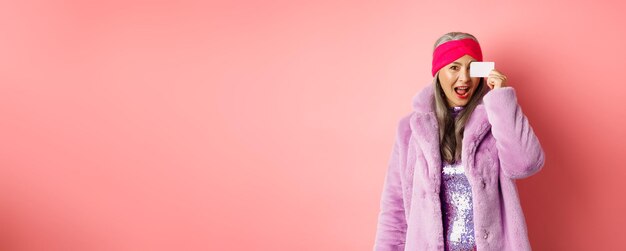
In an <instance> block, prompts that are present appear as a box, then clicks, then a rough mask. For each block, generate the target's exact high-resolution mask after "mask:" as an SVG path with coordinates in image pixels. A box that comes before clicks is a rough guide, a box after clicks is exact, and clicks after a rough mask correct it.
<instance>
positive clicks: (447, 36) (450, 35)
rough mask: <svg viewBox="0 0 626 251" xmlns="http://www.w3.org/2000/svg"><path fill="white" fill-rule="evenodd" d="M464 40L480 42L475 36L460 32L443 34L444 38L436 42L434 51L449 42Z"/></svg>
mask: <svg viewBox="0 0 626 251" xmlns="http://www.w3.org/2000/svg"><path fill="white" fill-rule="evenodd" d="M464 38H471V39H474V41H476V42H478V39H476V37H474V35H472V34H469V33H465V32H458V31H453V32H448V33H446V34H443V36H441V37H440V38H439V39H437V41H436V42H435V46H433V50H435V49H436V48H437V46H439V45H441V44H443V43H445V42H448V41H452V40H461V39H464Z"/></svg>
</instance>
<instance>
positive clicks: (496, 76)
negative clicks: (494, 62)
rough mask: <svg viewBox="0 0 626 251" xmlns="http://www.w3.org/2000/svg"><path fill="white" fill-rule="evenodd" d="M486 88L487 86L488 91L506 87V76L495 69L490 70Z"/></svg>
mask: <svg viewBox="0 0 626 251" xmlns="http://www.w3.org/2000/svg"><path fill="white" fill-rule="evenodd" d="M487 86H489V89H492V90H493V89H497V88H501V87H505V86H507V84H506V76H504V75H503V74H502V73H500V72H499V71H497V70H496V69H493V70H491V72H490V73H489V76H488V77H487Z"/></svg>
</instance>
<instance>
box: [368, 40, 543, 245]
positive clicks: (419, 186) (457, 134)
mask: <svg viewBox="0 0 626 251" xmlns="http://www.w3.org/2000/svg"><path fill="white" fill-rule="evenodd" d="M472 61H482V51H481V48H480V45H479V44H478V41H477V40H476V38H475V37H474V36H472V35H471V34H467V33H462V32H450V33H447V34H445V35H443V36H442V37H441V38H439V39H438V40H437V42H436V43H435V48H434V52H433V63H432V67H433V68H432V74H433V77H434V79H433V84H432V85H428V86H426V87H425V88H424V89H423V90H422V91H420V92H419V93H418V94H416V95H415V96H414V97H413V101H412V106H413V111H412V112H411V113H410V114H408V115H407V116H405V117H403V118H402V119H400V122H399V124H398V128H397V133H396V139H395V144H394V145H393V148H392V154H391V158H390V161H389V166H388V169H387V173H386V176H385V182H384V188H383V191H382V195H381V197H382V198H381V202H380V213H379V215H378V225H377V231H376V240H375V244H374V250H379V251H382V250H408V251H414V250H480V251H483V250H530V249H531V248H530V243H529V241H528V235H527V229H526V223H525V219H524V215H523V212H522V208H521V205H520V200H519V197H518V193H517V188H516V185H515V180H516V179H522V178H526V177H528V176H531V175H533V174H535V173H537V172H538V171H539V170H541V169H542V167H543V164H544V152H543V149H542V147H541V145H540V143H539V140H538V139H537V137H536V136H535V134H534V132H533V130H532V128H531V126H530V125H529V122H528V119H527V118H526V116H525V115H524V114H523V113H522V109H521V107H520V106H519V104H518V103H517V97H516V94H515V89H513V87H511V86H508V84H507V78H506V76H505V75H503V74H502V73H501V72H499V71H497V70H495V69H494V70H492V71H491V73H490V75H489V76H488V77H487V79H486V82H485V79H484V78H476V77H474V78H472V77H470V76H469V66H470V62H472ZM487 87H488V88H489V89H487Z"/></svg>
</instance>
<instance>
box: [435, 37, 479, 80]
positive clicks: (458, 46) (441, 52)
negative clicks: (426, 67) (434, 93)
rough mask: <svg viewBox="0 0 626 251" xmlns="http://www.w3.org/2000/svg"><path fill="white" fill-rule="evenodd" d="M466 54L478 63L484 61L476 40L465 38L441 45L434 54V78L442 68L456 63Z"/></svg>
mask: <svg viewBox="0 0 626 251" xmlns="http://www.w3.org/2000/svg"><path fill="white" fill-rule="evenodd" d="M465 54H467V55H470V56H472V57H473V58H474V59H476V60H478V61H483V53H482V51H481V50H480V45H479V44H478V42H476V41H475V40H474V39H471V38H464V39H460V40H452V41H448V42H445V43H443V44H440V45H439V46H437V48H435V51H434V52H433V69H432V71H433V77H434V76H435V74H436V73H437V71H439V69H441V68H442V67H444V66H446V65H448V64H449V63H452V62H454V60H457V59H459V58H460V57H462V56H464V55H465Z"/></svg>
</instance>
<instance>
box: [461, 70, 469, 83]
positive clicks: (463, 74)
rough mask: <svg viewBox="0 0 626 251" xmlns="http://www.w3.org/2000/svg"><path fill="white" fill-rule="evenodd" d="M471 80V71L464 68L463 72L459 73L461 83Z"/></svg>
mask: <svg viewBox="0 0 626 251" xmlns="http://www.w3.org/2000/svg"><path fill="white" fill-rule="evenodd" d="M469 79H470V76H469V70H468V69H466V68H462V69H461V72H459V81H460V82H461V83H465V82H467V81H468V80H469Z"/></svg>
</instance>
